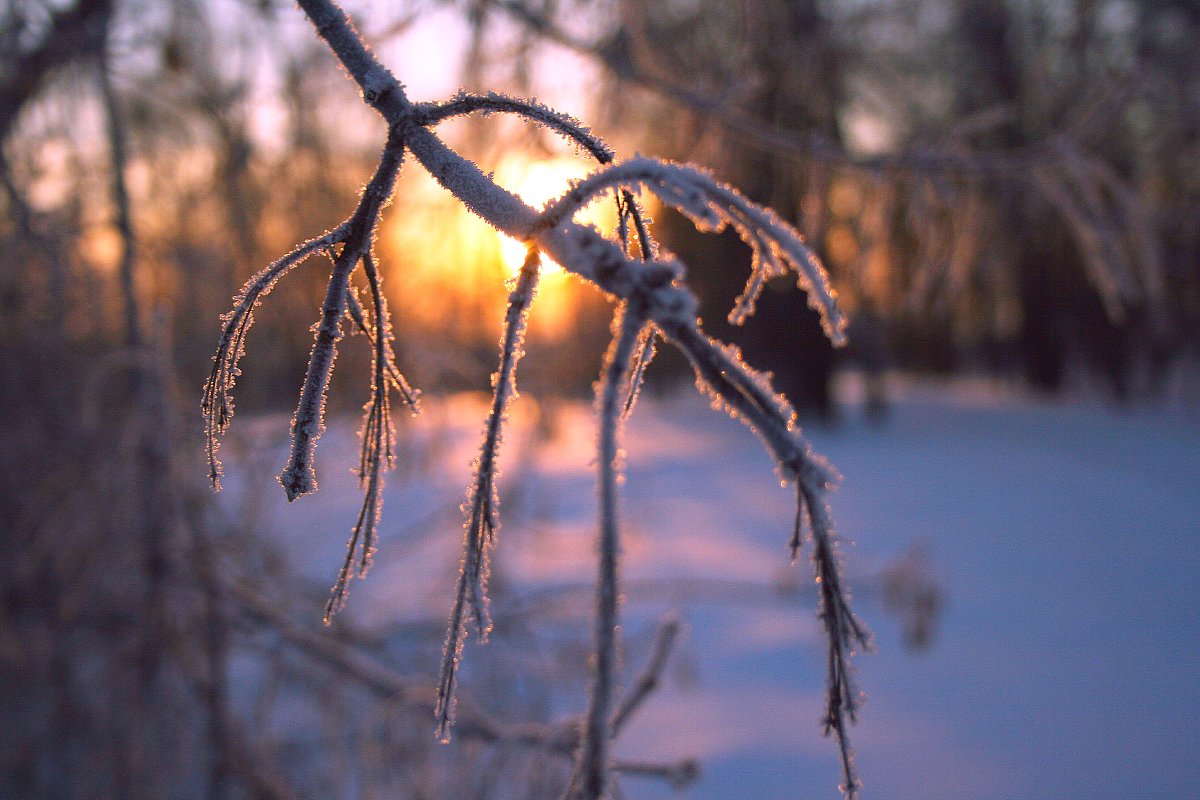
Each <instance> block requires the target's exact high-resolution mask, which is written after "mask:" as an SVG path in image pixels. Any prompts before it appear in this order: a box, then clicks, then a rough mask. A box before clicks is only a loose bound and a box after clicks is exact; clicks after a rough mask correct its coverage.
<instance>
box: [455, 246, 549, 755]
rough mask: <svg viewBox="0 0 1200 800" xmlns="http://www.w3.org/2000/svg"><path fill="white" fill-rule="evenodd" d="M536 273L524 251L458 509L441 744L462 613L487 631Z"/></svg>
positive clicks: (533, 258) (482, 633) (535, 261)
mask: <svg viewBox="0 0 1200 800" xmlns="http://www.w3.org/2000/svg"><path fill="white" fill-rule="evenodd" d="M540 269H541V255H540V254H539V253H538V251H537V248H535V247H530V248H529V252H528V254H527V255H526V257H525V263H524V264H523V265H522V266H521V271H520V273H519V274H518V275H517V279H516V283H515V285H514V286H513V290H512V292H511V293H510V294H509V296H508V311H507V312H506V313H505V317H504V333H503V334H502V335H501V337H500V366H499V368H498V369H497V370H496V372H495V374H493V375H492V406H491V410H490V411H489V413H488V419H487V423H486V426H485V428H484V434H483V447H482V448H481V449H480V453H479V458H478V460H477V461H476V464H475V482H474V483H473V484H472V486H471V490H470V493H469V494H468V495H467V501H466V503H464V505H463V507H464V508H465V509H468V518H467V523H466V526H465V528H466V531H465V537H464V544H463V547H464V553H463V561H462V567H461V568H460V570H459V576H458V588H457V590H456V592H455V596H454V606H453V610H452V611H451V612H450V625H449V630H448V631H447V632H446V648H445V651H444V652H443V654H442V668H441V676H440V678H439V680H438V694H437V707H436V708H435V710H434V715H435V716H436V717H437V735H438V738H439V739H441V740H442V741H449V739H450V727H451V725H452V724H453V722H454V689H455V684H456V683H457V678H458V664H459V660H460V659H461V658H462V647H463V640H464V638H465V637H466V616H467V612H468V610H469V611H470V613H471V615H472V617H473V619H474V622H475V629H476V631H477V632H478V634H479V638H480V639H481V640H484V641H486V640H487V637H488V633H489V632H490V631H491V628H492V623H491V619H490V617H489V615H488V599H487V580H488V575H489V573H490V572H491V565H490V563H489V556H488V551H489V549H490V547H491V545H492V542H493V541H494V540H495V536H496V529H497V528H499V527H500V522H499V517H498V515H497V509H498V507H499V503H500V498H499V496H498V494H497V492H496V472H497V464H496V453H497V450H498V449H499V447H500V439H501V429H502V428H503V425H504V421H505V419H506V417H507V415H508V406H509V404H510V403H511V402H512V400H513V399H515V398H516V395H517V384H516V370H517V362H518V361H519V360H520V359H521V356H522V355H523V354H524V348H525V323H526V320H527V319H528V315H529V305H530V303H532V302H533V296H534V293H535V292H536V291H537V280H538V272H539V270H540Z"/></svg>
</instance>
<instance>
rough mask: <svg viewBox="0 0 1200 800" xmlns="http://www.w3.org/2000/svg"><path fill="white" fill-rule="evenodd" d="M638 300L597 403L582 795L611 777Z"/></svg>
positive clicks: (631, 304) (592, 798)
mask: <svg viewBox="0 0 1200 800" xmlns="http://www.w3.org/2000/svg"><path fill="white" fill-rule="evenodd" d="M639 306H640V303H638V301H637V300H636V299H634V300H630V301H628V302H626V303H625V305H624V306H623V307H622V309H621V310H620V312H618V314H617V316H616V317H615V319H614V320H613V341H612V344H611V345H610V346H609V349H608V353H607V355H606V356H605V358H604V368H603V370H602V372H601V377H600V380H599V381H598V382H597V384H596V407H597V412H598V414H599V417H600V433H599V462H600V464H599V473H600V474H599V490H600V538H599V544H598V547H597V549H598V551H599V557H600V566H599V572H598V574H597V578H596V611H595V619H594V623H595V630H594V634H593V635H594V637H595V641H594V644H593V654H592V662H593V663H592V683H591V695H590V698H589V703H588V710H587V717H586V718H585V720H584V728H583V743H582V745H581V746H580V751H579V770H578V772H579V780H578V782H577V784H576V789H577V791H578V794H576V795H575V796H576V797H580V798H583V800H599V799H600V798H601V797H602V796H603V795H604V790H605V785H606V783H607V780H608V766H609V765H608V743H609V738H610V727H609V726H610V719H609V716H610V711H609V709H610V707H611V705H612V695H613V690H614V688H615V686H616V679H617V675H616V672H617V645H618V643H617V602H618V598H619V591H618V576H617V567H618V564H619V558H620V529H619V526H618V520H617V484H618V481H619V475H620V470H621V465H620V463H619V458H620V456H619V449H618V442H617V439H618V433H619V431H618V429H619V427H620V424H621V418H622V410H623V404H622V402H621V396H620V395H621V389H622V387H623V386H624V385H625V378H626V375H627V373H628V370H629V362H630V357H631V356H632V355H633V349H634V346H635V345H636V344H637V341H638V333H639V331H640V330H641V329H642V326H643V324H644V320H643V318H642V316H641V311H642V309H641V308H640V307H639Z"/></svg>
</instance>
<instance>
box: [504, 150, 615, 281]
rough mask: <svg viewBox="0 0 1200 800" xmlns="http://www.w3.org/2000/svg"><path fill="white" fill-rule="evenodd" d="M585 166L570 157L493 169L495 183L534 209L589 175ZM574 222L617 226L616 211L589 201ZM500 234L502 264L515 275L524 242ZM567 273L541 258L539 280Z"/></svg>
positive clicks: (555, 278)
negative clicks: (572, 183) (494, 170)
mask: <svg viewBox="0 0 1200 800" xmlns="http://www.w3.org/2000/svg"><path fill="white" fill-rule="evenodd" d="M588 172H589V170H588V167H587V165H586V164H585V163H584V162H582V161H580V160H578V159H573V158H566V157H556V158H550V159H546V160H544V161H525V160H516V159H513V160H509V161H505V162H503V163H501V164H500V167H499V168H498V169H497V170H496V176H495V177H496V182H497V183H499V184H500V185H501V186H503V187H505V188H506V189H508V190H509V191H510V192H512V193H513V194H515V195H516V196H517V197H520V198H521V199H522V200H524V201H525V202H526V203H528V204H529V205H531V206H533V207H534V208H541V207H542V206H544V205H545V204H546V203H547V202H548V201H550V200H553V199H554V198H556V197H558V196H560V195H562V194H565V193H566V191H567V190H568V189H569V188H570V186H571V181H573V180H579V179H580V178H583V177H585V176H586V175H587V174H588ZM575 221H576V222H579V223H582V224H584V225H595V226H596V227H597V228H599V229H600V230H601V231H608V230H611V229H612V228H613V227H614V226H615V225H616V211H615V210H614V209H613V208H612V205H611V204H610V203H605V202H603V200H600V201H597V202H595V203H592V204H591V205H589V206H587V207H586V208H584V209H582V210H581V211H580V212H579V213H578V214H576V215H575ZM499 235H500V256H501V258H502V259H503V261H504V266H505V268H506V269H507V270H508V272H509V273H510V274H512V275H516V274H517V272H518V271H519V270H520V269H521V265H522V264H523V263H524V262H525V244H524V243H523V242H519V241H517V240H516V239H512V238H509V237H508V236H504V235H503V234H499ZM565 277H566V273H565V272H564V271H563V268H562V266H560V265H559V264H558V263H557V262H555V261H554V260H553V259H550V258H546V257H543V258H542V281H543V283H545V282H547V281H549V282H551V283H553V282H558V281H561V280H562V279H563V278H565Z"/></svg>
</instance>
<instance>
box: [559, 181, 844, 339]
mask: <svg viewBox="0 0 1200 800" xmlns="http://www.w3.org/2000/svg"><path fill="white" fill-rule="evenodd" d="M617 187H622V188H627V189H635V190H636V189H640V188H642V187H644V188H646V189H648V190H650V191H651V192H653V193H654V194H655V195H657V196H658V198H659V199H660V200H662V202H664V203H666V204H667V205H669V206H671V207H673V208H675V209H678V210H679V211H680V212H681V213H683V214H684V215H685V216H687V218H688V219H690V220H691V221H692V222H693V223H694V224H695V225H696V227H697V228H699V229H700V230H701V231H710V232H714V233H716V232H719V231H721V230H723V229H724V228H725V227H726V225H731V226H733V229H734V230H735V231H737V234H738V235H739V236H741V238H742V240H743V241H744V242H746V244H748V245H749V246H750V249H751V250H752V251H753V260H752V262H751V269H750V280H749V281H748V282H747V283H746V288H745V290H744V291H743V292H742V295H741V296H740V297H739V298H738V299H737V301H736V302H735V304H734V308H733V311H732V312H730V315H729V319H730V321H731V322H733V323H735V324H739V325H740V324H742V323H743V322H745V320H746V319H747V318H748V317H749V316H750V315H751V314H753V313H754V304H755V301H756V300H757V299H758V296H759V294H760V293H761V292H762V289H763V286H765V285H766V282H767V281H768V280H769V279H771V278H773V277H776V276H779V275H784V274H786V273H787V268H788V266H790V267H791V268H792V269H793V270H794V271H795V272H796V275H797V278H798V280H799V284H800V288H801V289H803V290H804V291H805V292H806V293H807V294H808V299H809V304H810V305H811V306H812V307H813V308H814V309H815V310H817V311H818V312H820V314H821V321H822V324H823V325H824V327H825V333H826V334H827V335H828V336H829V338H830V340H832V341H833V343H834V344H839V345H840V344H843V343H844V342H845V334H844V332H843V331H844V329H845V326H846V323H845V320H844V318H843V317H842V315H841V312H839V311H838V308H837V304H836V302H835V301H834V297H835V293H834V291H833V289H832V287H830V285H829V279H828V277H827V276H826V274H825V270H824V268H822V266H821V263H820V261H819V260H818V259H817V256H816V254H815V253H813V251H812V250H811V249H809V247H808V245H806V244H805V243H804V239H803V237H802V236H801V235H800V233H799V231H797V230H796V229H795V228H794V227H792V226H791V225H789V224H787V223H786V222H784V221H783V220H781V219H780V218H779V216H778V215H776V214H775V212H773V211H771V210H770V209H768V208H764V207H762V206H760V205H757V204H755V203H753V202H751V201H750V200H749V199H747V198H746V197H745V196H744V195H743V194H742V193H741V192H739V191H737V190H736V189H734V188H732V187H730V186H727V185H725V184H723V183H720V182H719V181H717V180H716V179H715V178H714V177H713V176H712V175H711V174H710V173H708V172H705V171H704V170H701V169H698V168H696V167H693V166H689V165H685V164H674V163H671V162H667V161H660V160H658V159H653V158H633V159H630V160H629V161H625V162H622V163H620V164H616V165H614V166H611V167H607V168H605V169H601V170H599V171H597V172H595V173H593V174H592V175H590V176H588V177H587V178H584V179H583V180H581V181H579V182H578V183H576V184H575V185H574V186H573V187H572V188H571V190H570V191H568V192H567V193H566V194H564V195H563V196H562V197H560V198H559V199H558V200H556V201H553V202H551V203H550V204H548V205H547V206H546V210H545V211H543V212H542V220H541V221H542V224H544V225H546V226H548V227H555V226H557V225H559V224H561V223H562V222H564V221H565V220H568V219H570V218H571V217H572V216H574V214H575V212H576V211H578V210H579V209H581V208H583V207H584V206H585V205H587V204H588V203H589V202H591V200H592V199H594V198H595V197H597V196H598V195H600V194H603V193H604V192H606V191H608V190H610V189H613V188H617Z"/></svg>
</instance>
